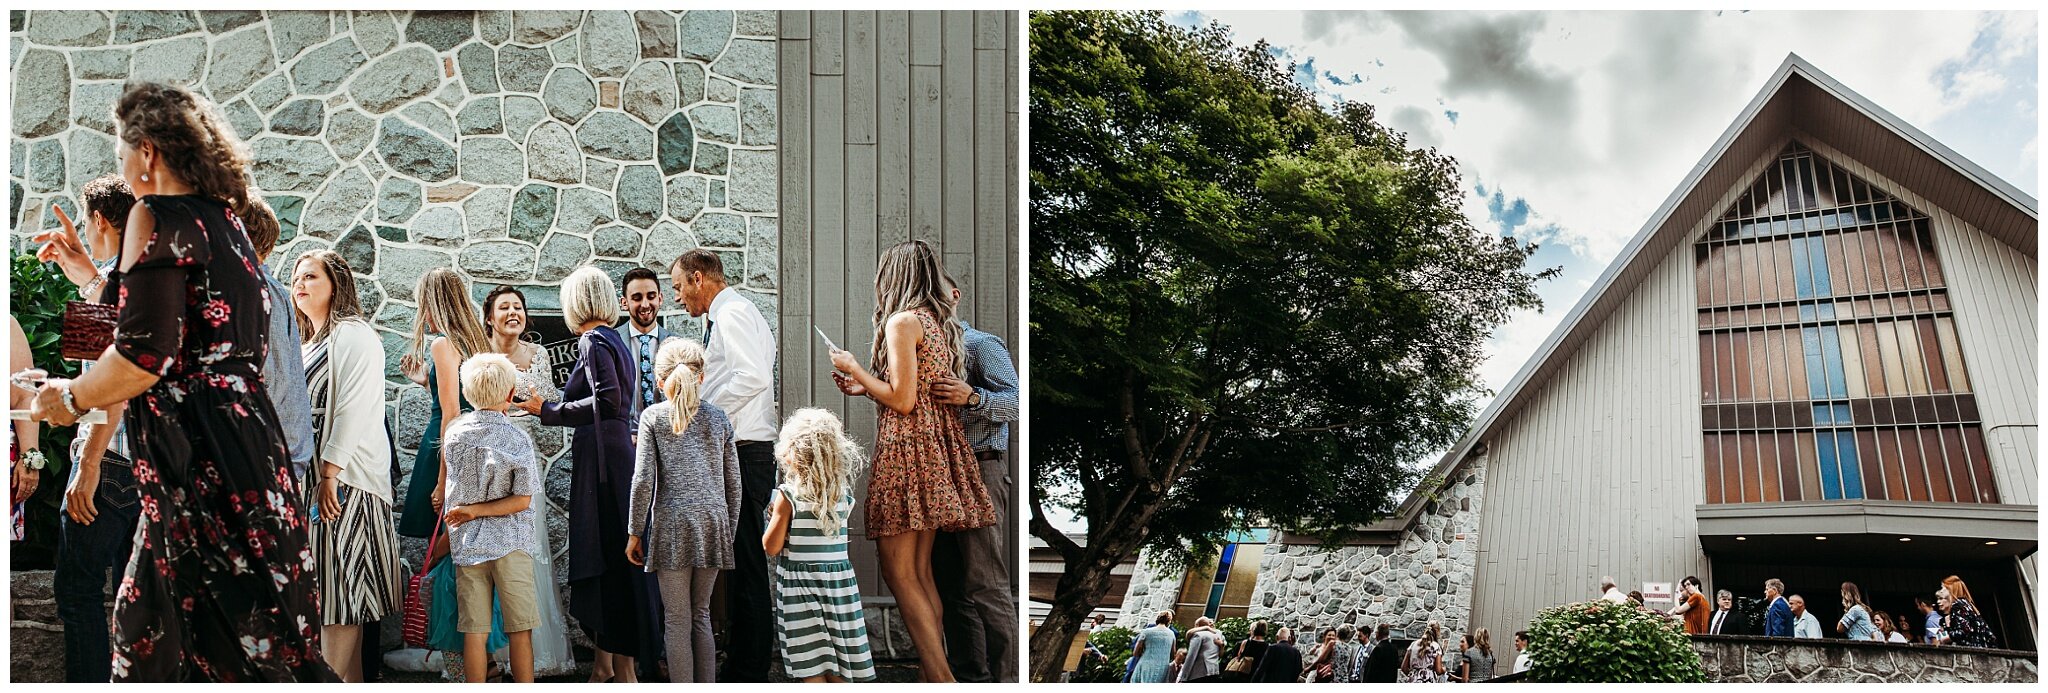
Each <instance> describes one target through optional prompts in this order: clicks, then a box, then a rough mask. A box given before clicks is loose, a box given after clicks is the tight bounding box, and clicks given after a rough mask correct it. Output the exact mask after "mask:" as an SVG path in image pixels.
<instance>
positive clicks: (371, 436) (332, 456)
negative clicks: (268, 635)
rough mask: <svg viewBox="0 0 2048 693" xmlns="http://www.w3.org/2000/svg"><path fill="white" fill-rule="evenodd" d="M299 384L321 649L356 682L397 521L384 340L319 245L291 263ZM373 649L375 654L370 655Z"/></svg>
mask: <svg viewBox="0 0 2048 693" xmlns="http://www.w3.org/2000/svg"><path fill="white" fill-rule="evenodd" d="M292 303H293V304H294V305H295V306H296V307H297V308H298V320H299V334H301V335H303V337H301V339H304V340H305V343H304V344H303V345H301V347H300V351H301V353H302V355H303V356H304V357H305V362H306V391H307V393H308V394H310V395H311V396H312V402H313V435H314V439H313V444H314V449H316V450H318V451H319V455H318V464H316V465H315V467H314V469H315V470H316V471H317V472H318V477H317V478H316V479H310V480H308V482H307V484H306V496H307V500H306V507H307V508H308V512H310V513H312V514H313V515H314V517H315V521H314V522H313V523H312V537H311V539H312V542H311V543H312V548H313V569H314V575H315V576H316V577H317V578H318V584H319V587H320V651H321V653H322V654H323V655H325V656H326V658H327V663H328V664H329V665H330V666H333V667H334V671H335V673H336V674H339V675H340V676H341V680H342V681H344V682H348V683H355V682H360V681H362V680H363V652H362V642H363V624H364V623H369V622H372V621H376V620H378V619H381V618H383V617H384V614H385V612H388V611H390V610H391V609H392V608H394V607H396V606H397V605H398V595H399V591H400V590H399V586H398V585H399V583H398V576H399V565H398V564H399V559H398V528H397V526H396V525H394V524H393V523H392V521H391V475H390V469H391V448H390V447H388V446H386V445H385V442H384V341H383V340H381V339H378V338H377V333H376V331H375V330H373V329H371V328H370V323H369V322H368V321H367V320H365V319H364V318H363V310H362V307H361V306H360V305H359V304H358V303H357V300H356V287H355V278H354V275H352V274H351V273H350V272H349V267H348V262H347V261H345V260H343V259H342V258H341V256H340V255H338V254H336V253H334V252H333V251H327V250H319V251H314V252H312V253H308V254H307V255H306V256H304V257H302V258H300V259H299V262H298V265H297V266H295V267H294V268H293V270H292ZM370 656H372V657H381V656H383V653H381V652H376V653H371V654H370Z"/></svg>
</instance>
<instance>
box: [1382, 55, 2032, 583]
mask: <svg viewBox="0 0 2048 693" xmlns="http://www.w3.org/2000/svg"><path fill="white" fill-rule="evenodd" d="M1795 136H1804V137H1809V138H1812V139H1815V140H1819V141H1821V142H1826V143H1827V144H1828V145H1829V146H1832V147H1834V148H1835V149H1838V150H1840V151H1841V152H1842V153H1843V154H1845V155H1847V156H1849V157H1850V158H1852V159H1854V160H1856V161H1858V162H1860V163H1862V164H1864V165H1865V166H1868V167H1870V168H1871V169H1872V170H1874V171H1876V172H1877V173H1879V174H1881V175H1883V176H1885V177H1886V178H1889V179H1891V180H1893V181H1896V182H1897V183H1899V184H1900V185H1903V186H1905V187H1906V188H1908V189H1910V190H1912V191H1913V192H1914V193H1916V194H1919V195H1920V196H1922V197H1924V198H1926V199H1927V200H1928V201H1930V202H1932V203H1934V204H1935V205H1938V206H1940V207H1941V208H1942V209H1943V210H1946V211H1948V212H1949V213H1951V214H1954V215H1956V216H1957V217H1958V218H1960V219H1962V220H1963V221H1965V222H1968V223H1970V224H1971V225H1973V226H1975V227H1977V228H1978V229H1980V230H1982V231H1984V232H1985V233H1987V234H1990V235H1991V237H1993V238H1996V239H1998V240H1999V241H2001V242H2003V243H2005V244H2007V245H2010V246H2012V247H2013V248H2014V249H2016V250H2018V251H2020V252H2021V253H2024V254H2026V256H2027V257H2029V258H2033V257H2036V255H2035V248H2036V234H2037V230H2038V228H2039V221H2040V220H2039V212H2038V209H2037V206H2036V205H2037V203H2036V201H2035V200H2034V198H2033V197H2032V196H2029V195H2027V194H2026V193H2023V192H2020V190H2019V189H2018V188H2014V187H2013V186H2012V184H2010V183H2007V182H2005V181H2004V180H2001V179H1999V178H1998V177H1997V176H1994V175H1992V174H1991V173H1990V172H1989V171H1985V170H1984V168H1983V167H1981V166H1978V165H1977V164H1976V163H1974V162H1972V161H1970V160H1968V159H1965V158H1963V157H1962V155H1960V154H1957V153H1956V152H1955V150H1952V149H1949V148H1948V147H1947V146H1946V145H1943V144H1942V143H1940V142H1937V141H1935V140H1934V138H1932V137H1928V136H1927V133H1924V132H1921V131H1920V130H1919V128H1915V127H1913V126H1912V125H1910V124H1908V123H1906V121H1904V120H1900V119H1899V117H1898V116H1895V115H1892V114H1891V112H1890V111H1886V110H1884V109H1883V108H1880V107H1878V105H1877V104H1875V103H1872V102H1871V101H1870V100H1869V99H1867V98H1864V97H1863V95H1861V94H1858V93H1856V92H1854V91H1851V90H1850V89H1849V88H1848V87H1846V86H1843V85H1842V83H1841V82H1838V81H1835V78H1833V77H1829V76H1828V75H1827V74H1826V73H1823V72H1821V71H1820V70H1819V69H1817V68H1815V67H1814V66H1813V64H1812V63H1808V62H1806V60H1805V59H1804V58H1801V57H1799V55H1798V54H1796V53H1794V54H1788V55H1786V56H1785V62H1784V64H1782V65H1780V66H1778V71H1777V72H1776V73H1774V74H1773V75H1772V76H1771V79H1770V81H1768V82H1766V83H1765V84H1764V88H1763V90H1762V91H1760V92H1758V93H1757V95H1756V98H1754V99H1751V100H1750V102H1749V105H1748V106H1747V107H1745V108H1743V109H1742V113H1741V115H1739V116H1736V118H1735V122H1734V123H1732V124H1730V125H1729V126H1728V130H1727V131H1726V132H1723V133H1722V134H1721V138H1720V139H1719V140H1717V141H1715V142H1714V146H1713V147H1712V148H1710V149H1708V150H1707V153H1706V156H1704V157H1701V158H1700V162H1699V163H1698V164H1695V165H1693V167H1692V170H1691V171H1689V172H1687V174H1686V176H1685V180H1684V181H1683V182H1682V183H1680V184H1679V186H1678V189H1677V190H1674V191H1672V193H1671V196H1670V197H1668V198H1666V199H1665V200H1664V204H1663V205H1661V206H1659V207H1658V208H1657V211H1656V212H1655V213H1654V214H1651V215H1650V219H1649V221H1648V222H1647V223H1645V224H1643V228H1642V229H1641V230H1639V231H1637V232H1636V235H1635V237H1634V238H1632V239H1630V240H1629V243H1628V245H1627V246H1626V247H1624V248H1623V249H1622V251H1621V254H1620V255H1619V256H1617V257H1616V258H1615V260H1614V262H1613V263H1611V264H1609V265H1608V266H1607V269H1606V271H1604V272H1602V273H1601V274H1600V279H1599V281H1596V282H1594V283H1593V286H1592V287H1591V288H1590V289H1588V290H1587V291H1586V293H1585V295H1584V296H1583V297H1581V298H1580V299H1579V303H1578V305H1576V306H1573V307H1572V310H1571V312H1570V313H1569V314H1567V315H1565V317H1564V320H1563V321H1562V322H1561V323H1559V325H1558V328H1557V330H1556V331H1554V332H1552V333H1551V334H1550V337H1549V338H1548V339H1545V340H1544V341H1543V346H1542V347H1540V348H1538V349H1537V350H1536V354H1535V355H1534V356H1532V357H1530V359H1529V361H1528V362H1526V363H1524V364H1522V369H1521V371H1519V372H1517V373H1516V374H1515V377H1514V379H1513V380H1510V381H1508V385H1507V388H1506V389H1504V390H1503V391H1502V392H1501V394H1500V396H1498V397H1495V398H1494V400H1493V402H1492V403H1491V404H1489V405H1487V407H1486V410H1485V411H1483V412H1481V413H1480V415H1479V420H1478V421H1477V422H1476V423H1475V424H1474V425H1473V426H1472V428H1471V429H1470V430H1468V431H1466V433H1465V436H1464V437H1463V438H1462V439H1460V440H1459V441H1458V442H1457V444H1456V445H1454V446H1452V448H1451V450H1450V452H1448V453H1446V454H1445V455H1444V457H1443V459H1442V460H1440V461H1439V462H1437V464H1436V466H1435V467H1433V468H1432V469H1431V470H1430V472H1429V474H1428V477H1438V478H1442V479H1444V480H1445V482H1446V483H1448V482H1450V481H1452V479H1451V475H1452V474H1453V473H1454V472H1456V471H1457V468H1458V466H1459V464H1460V463H1461V462H1463V461H1464V460H1465V459H1466V458H1467V457H1469V456H1472V455H1474V454H1475V452H1476V453H1477V454H1484V451H1483V449H1480V448H1479V445H1480V442H1481V441H1483V440H1485V439H1486V438H1487V437H1488V436H1489V435H1491V434H1492V433H1493V432H1494V429H1495V428H1496V427H1497V426H1499V425H1501V424H1503V423H1505V422H1507V421H1508V420H1509V419H1510V418H1511V417H1512V416H1513V414H1515V413H1516V412H1517V411H1519V410H1520V407H1521V406H1522V405H1523V404H1525V403H1524V402H1523V401H1522V399H1521V398H1522V395H1523V394H1524V393H1528V392H1534V391H1536V390H1537V389H1538V388H1539V386H1540V385H1541V384H1542V383H1543V382H1544V381H1545V380H1547V379H1549V377H1550V376H1551V375H1552V374H1553V373H1554V372H1555V370H1556V368H1557V367H1558V366H1559V365H1561V364H1562V363H1563V361H1564V360H1565V359H1566V358H1567V357H1569V356H1571V354H1572V353H1573V352H1575V351H1577V350H1578V347H1579V345H1580V344H1581V343H1583V342H1584V341H1585V340H1586V338H1587V337H1589V336H1591V335H1592V334H1593V332H1594V331H1595V330H1596V329H1597V328H1598V327H1599V325H1600V324H1601V323H1602V322H1603V321H1604V320H1605V319H1606V317H1607V316H1608V315H1609V314H1610V313H1612V312H1613V311H1614V309H1615V308H1616V307H1617V306H1619V305H1621V303H1622V301H1624V300H1625V299H1627V297H1628V295H1629V294H1630V293H1632V292H1633V291H1634V290H1635V288H1636V286H1637V285H1638V284H1640V283H1641V282H1642V281H1643V278H1644V277H1645V276H1647V275H1648V274H1649V272H1650V271H1651V270H1652V269H1654V268H1655V267H1656V265H1657V264H1658V263H1660V262H1662V261H1663V259H1664V258H1665V257H1666V256H1668V255H1669V254H1670V253H1671V252H1672V251H1673V250H1674V249H1675V248H1676V247H1677V245H1678V244H1680V243H1683V242H1685V241H1687V240H1688V238H1687V236H1688V235H1689V233H1690V231H1691V230H1692V229H1693V228H1694V226H1695V225H1696V224H1697V223H1698V222H1699V221H1700V220H1701V219H1703V218H1705V217H1707V216H1708V215H1710V214H1713V213H1714V212H1716V211H1717V210H1715V209H1713V208H1712V207H1713V206H1714V205H1715V203H1717V202H1718V201H1719V200H1720V199H1721V197H1722V196H1723V195H1724V194H1725V193H1726V192H1727V191H1728V190H1730V189H1732V188H1734V187H1735V186H1737V185H1739V184H1741V183H1743V182H1745V181H1743V180H1742V175H1743V173H1744V172H1745V170H1746V169H1747V167H1749V166H1750V165H1751V164H1753V163H1755V162H1757V161H1760V160H1762V158H1763V157H1765V156H1768V155H1772V154H1776V153H1777V148H1779V147H1782V146H1784V144H1785V142H1786V141H1787V140H1788V139H1789V138H1792V137H1795ZM1428 477H1425V478H1428ZM1429 491H1434V489H1423V488H1417V489H1416V490H1415V491H1414V492H1413V493H1410V494H1409V496H1408V498H1407V499H1406V500H1404V501H1402V502H1401V505H1400V506H1399V507H1398V508H1396V509H1395V511H1394V514H1393V515H1391V516H1389V517H1388V518H1386V519H1384V520H1381V521H1379V522H1375V523H1373V524H1372V525H1370V526H1368V527H1366V528H1364V530H1363V536H1361V537H1358V539H1360V540H1361V541H1362V542H1363V543H1392V542H1394V541H1397V540H1398V539H1399V535H1400V533H1401V532H1402V531H1404V530H1406V529H1407V528H1408V527H1409V525H1410V524H1411V523H1412V522H1413V521H1414V520H1415V518H1416V517H1418V516H1420V515H1421V514H1422V511H1423V509H1424V506H1425V505H1426V504H1427V500H1428V499H1427V492H1429Z"/></svg>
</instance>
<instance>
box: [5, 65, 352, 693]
mask: <svg viewBox="0 0 2048 693" xmlns="http://www.w3.org/2000/svg"><path fill="white" fill-rule="evenodd" d="M114 120H115V122H116V124H117V125H118V126H119V133H120V136H119V140H120V141H119V144H118V146H117V149H116V155H117V156H118V157H119V161H120V164H119V165H120V169H121V176H122V177H123V178H125V179H127V181H128V185H129V187H130V188H131V189H133V190H134V191H135V193H136V196H137V198H138V200H139V201H138V202H137V204H136V205H135V208H134V211H132V212H131V213H130V214H129V217H128V229H127V240H126V241H124V242H123V243H122V253H121V265H120V269H119V270H118V271H117V272H115V273H114V275H113V276H112V279H111V281H112V282H113V283H114V284H115V285H117V286H118V287H119V290H118V295H119V296H120V300H119V311H120V318H119V322H118V325H117V327H116V328H115V333H114V344H113V346H112V348H110V349H109V350H108V352H107V353H106V355H104V356H101V357H100V360H99V363H98V364H97V365H96V366H95V367H94V368H92V369H91V370H89V371H87V372H86V373H85V374H84V375H82V376H80V377H79V378H78V379H76V380H63V379H52V380H49V381H48V382H46V383H45V384H44V386H43V388H42V390H41V391H40V392H38V393H37V397H36V401H35V403H34V406H33V410H34V411H33V413H34V416H35V417H36V418H37V419H39V420H43V421H47V422H50V423H54V424H57V425H60V426H61V425H69V424H71V423H73V422H74V421H76V420H77V419H78V418H79V417H80V416H83V415H84V414H85V412H86V411H87V410H90V409H96V408H104V407H107V406H110V405H113V404H117V403H120V402H128V403H129V404H130V405H131V406H129V407H128V411H127V414H126V426H127V429H128V435H129V440H130V443H131V446H132V448H133V450H134V452H135V480H136V482H137V483H138V485H139V486H140V490H141V495H142V516H141V519H140V522H139V524H138V527H137V529H136V539H137V540H136V542H135V548H134V554H133V556H132V557H131V558H130V559H129V561H128V570H127V574H126V575H125V576H124V577H123V578H122V579H121V587H120V591H119V593H118V594H117V595H116V596H115V598H114V661H113V680H115V681H152V682H165V681H333V680H335V677H334V671H333V670H332V669H329V668H328V666H327V664H326V662H325V661H323V659H322V658H321V655H320V650H319V648H318V647H317V646H316V645H315V643H316V642H317V635H316V633H315V629H316V628H317V627H318V625H319V622H320V614H319V609H318V608H317V604H318V596H317V593H316V589H315V587H314V586H313V579H312V570H313V552H312V550H311V549H310V548H309V547H308V546H307V539H306V529H307V526H306V508H305V506H304V504H303V502H302V501H301V499H300V491H299V488H298V484H297V483H295V482H294V481H293V480H292V476H291V474H292V471H291V455H290V453H289V452H287V451H286V449H285V441H284V434H283V426H282V424H280V423H279V422H278V418H277V412H276V410H275V409H273V408H272V406H271V403H270V397H269V396H268V395H266V394H265V392H264V388H263V377H262V373H263V358H264V355H265V349H266V347H267V345H268V343H269V339H268V337H269V334H268V332H269V330H270V321H269V319H268V317H267V316H268V314H269V311H272V310H288V309H289V308H288V307H286V306H273V305H270V292H269V291H268V289H267V287H266V286H265V284H264V281H263V278H262V277H261V276H259V274H258V272H259V270H257V269H256V266H257V263H256V249H255V247H254V246H252V245H251V244H250V242H249V235H248V233H247V231H245V230H244V229H243V228H242V224H241V220H240V217H239V216H238V215H237V213H236V211H237V210H238V209H247V208H248V206H249V204H250V201H249V191H248V188H247V185H246V183H245V182H244V181H245V180H246V174H247V169H248V155H247V153H246V150H245V149H244V148H243V146H242V144H241V142H240V141H238V140H236V139H235V137H234V135H232V134H230V133H231V131H230V130H229V129H228V128H227V127H226V121H225V120H224V119H223V118H222V117H221V115H220V114H219V112H218V111H216V110H215V109H214V108H213V106H212V104H210V103H208V102H206V101H204V100H202V99H200V98H199V97H198V96H196V95H194V94H193V93H192V92H190V91H187V90H185V89H183V88H181V87H176V86H170V85H165V84H157V83H150V82H131V83H129V84H128V86H127V87H126V88H125V89H123V90H122V93H121V96H120V99H119V100H118V101H117V102H116V104H115V107H114ZM131 399H132V400H133V401H130V400H131Z"/></svg>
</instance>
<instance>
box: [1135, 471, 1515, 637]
mask: <svg viewBox="0 0 2048 693" xmlns="http://www.w3.org/2000/svg"><path fill="white" fill-rule="evenodd" d="M1457 474H1458V476H1456V477H1455V478H1454V479H1452V480H1451V481H1449V482H1448V483H1446V484H1444V486H1443V487H1442V489H1441V490H1439V491H1438V493H1437V498H1436V499H1435V500H1432V501H1429V502H1428V504H1427V505H1426V506H1425V510H1426V511H1427V512H1425V513H1424V514H1423V515H1422V516H1421V517H1420V518H1419V519H1417V520H1416V522H1415V525H1414V526H1412V527H1410V528H1409V529H1408V531H1406V532H1405V533H1403V534H1402V535H1401V539H1400V542H1399V543H1398V544H1395V545H1391V546H1346V547H1341V548H1337V549H1334V550H1326V549H1322V548H1320V547H1316V546H1309V545H1289V544H1283V543H1280V533H1279V532H1277V531H1276V532H1274V534H1273V543H1270V544H1267V545H1266V547H1265V551H1264V553H1263V555H1262V556H1261V558H1260V562H1259V577H1258V582H1257V583H1256V584H1255V585H1254V587H1253V592H1252V603H1251V610H1250V614H1249V615H1250V617H1251V618H1253V619H1255V620H1256V619H1266V620H1271V621H1274V622H1279V623H1285V624H1288V625H1290V626H1294V627H1297V628H1299V627H1302V626H1304V625H1305V626H1308V627H1311V628H1315V629H1321V628H1324V627H1335V626H1337V625H1340V624H1344V623H1351V624H1357V625H1367V626H1378V625H1379V624H1381V623H1386V624H1388V625H1390V626H1392V627H1393V628H1394V629H1396V630H1397V631H1398V630H1405V631H1406V632H1407V633H1408V634H1409V635H1411V636H1413V635H1416V634H1420V633H1421V632H1422V630H1423V628H1425V627H1426V626H1428V624H1429V622H1430V621H1437V622H1438V623H1440V624H1442V625H1443V627H1444V629H1445V632H1446V633H1455V632H1460V631H1462V630H1463V629H1464V628H1465V627H1466V625H1467V624H1468V623H1469V622H1470V620H1471V615H1472V584H1473V570H1474V566H1475V564H1476V560H1477V551H1478V546H1479V510H1480V496H1481V494H1482V492H1483V491H1484V490H1485V488H1486V463H1485V458H1483V457H1482V458H1475V459H1473V460H1471V461H1469V462H1467V463H1466V465H1465V466H1464V467H1463V468H1462V469H1460V470H1459V471H1458V473H1457ZM1182 577H1183V576H1182V575H1181V574H1179V573H1174V574H1161V573H1159V572H1158V571H1156V570H1154V569H1153V568H1152V567H1150V566H1149V565H1147V564H1146V562H1145V561H1143V560H1141V561H1140V562H1139V566H1138V570H1137V572H1136V574H1135V575H1133V576H1132V578H1131V586H1130V588H1129V591H1128V592H1127V593H1126V595H1125V597H1124V609H1123V612H1122V614H1121V615H1119V617H1118V618H1117V623H1118V624H1119V625H1124V626H1132V627H1140V626H1143V625H1145V624H1149V623H1150V622H1151V615H1152V614H1155V613H1157V612H1159V611H1162V610H1170V609H1172V608H1173V603H1174V600H1175V599H1176V598H1177V597H1178V594H1179V592H1180V587H1181V581H1182Z"/></svg>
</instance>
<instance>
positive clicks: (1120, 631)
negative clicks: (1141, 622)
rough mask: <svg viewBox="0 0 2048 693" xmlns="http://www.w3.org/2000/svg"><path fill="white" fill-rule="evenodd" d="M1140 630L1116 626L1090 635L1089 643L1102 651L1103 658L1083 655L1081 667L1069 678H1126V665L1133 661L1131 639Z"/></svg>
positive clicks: (1113, 680) (1096, 680) (1112, 680)
mask: <svg viewBox="0 0 2048 693" xmlns="http://www.w3.org/2000/svg"><path fill="white" fill-rule="evenodd" d="M1135 637H1138V631H1135V630H1132V629H1129V628H1125V627H1123V626H1116V627H1113V628H1106V629H1103V630H1102V632H1099V633H1096V634H1094V635H1091V636H1088V644H1090V645H1094V646H1095V651H1097V652H1101V653H1102V659H1091V658H1088V657H1082V661H1081V668H1080V669H1079V670H1077V671H1075V672H1074V675H1073V677H1071V678H1070V679H1069V680H1070V681H1073V682H1074V683H1117V682H1119V681H1122V680H1124V667H1125V666H1126V665H1128V664H1129V663H1130V661H1131V639H1132V638H1135Z"/></svg>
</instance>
